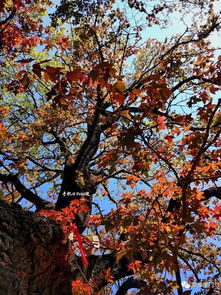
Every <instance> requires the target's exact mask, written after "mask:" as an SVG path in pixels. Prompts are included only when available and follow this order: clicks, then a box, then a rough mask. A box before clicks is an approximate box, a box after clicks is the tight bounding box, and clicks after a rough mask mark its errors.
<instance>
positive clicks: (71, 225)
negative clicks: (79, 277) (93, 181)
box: [40, 199, 89, 265]
mask: <svg viewBox="0 0 221 295" xmlns="http://www.w3.org/2000/svg"><path fill="white" fill-rule="evenodd" d="M88 210H89V208H88V207H87V206H86V205H85V200H84V199H82V200H73V201H72V202H71V204H70V206H69V207H66V208H64V209H62V211H55V210H41V211H40V214H41V215H45V216H47V217H49V218H50V219H52V220H55V221H57V222H59V223H61V226H62V230H63V232H64V234H65V236H66V238H68V237H69V235H70V234H72V233H73V235H74V238H75V240H76V241H77V242H78V246H79V251H80V253H81V258H82V262H83V264H84V265H88V260H87V257H86V255H85V251H84V247H83V241H82V236H81V235H80V233H79V231H78V228H77V226H76V224H75V222H74V221H75V215H76V214H78V213H80V212H87V211H88ZM70 254H71V255H72V254H73V253H70Z"/></svg>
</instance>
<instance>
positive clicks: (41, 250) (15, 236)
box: [0, 201, 71, 295]
mask: <svg viewBox="0 0 221 295" xmlns="http://www.w3.org/2000/svg"><path fill="white" fill-rule="evenodd" d="M62 239H63V236H62V232H61V230H60V228H59V226H58V225H57V224H56V223H54V222H52V221H50V220H48V219H46V218H44V217H40V216H38V215H37V214H34V213H31V212H25V211H24V210H22V209H20V208H19V207H17V206H13V205H8V204H6V203H4V202H2V201H0V295H34V294H35V295H37V294H38V295H58V294H59V295H70V294H71V283H70V282H71V271H70V267H69V265H68V261H67V260H66V259H65V253H67V252H66V251H67V246H66V245H65V244H64V241H63V240H62Z"/></svg>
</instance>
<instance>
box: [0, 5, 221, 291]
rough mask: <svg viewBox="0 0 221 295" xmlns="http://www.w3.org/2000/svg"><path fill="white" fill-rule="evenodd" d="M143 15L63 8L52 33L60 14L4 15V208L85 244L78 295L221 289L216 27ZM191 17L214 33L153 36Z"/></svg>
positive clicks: (13, 8) (202, 8) (157, 8)
mask: <svg viewBox="0 0 221 295" xmlns="http://www.w3.org/2000/svg"><path fill="white" fill-rule="evenodd" d="M146 2H147V1H128V2H127V1H121V2H120V1H119V2H117V3H114V1H66V0H65V1H61V3H60V5H58V6H57V8H56V10H55V12H54V13H53V14H52V15H51V20H52V25H48V22H49V14H50V13H49V11H50V8H51V7H52V6H53V3H51V1H47V0H36V1H28V0H16V1H9V0H5V1H3V3H2V6H1V8H0V34H1V52H0V54H1V55H0V64H1V67H2V71H1V75H0V99H1V101H0V111H1V113H0V116H1V123H0V145H1V151H0V160H1V161H0V165H1V168H0V169H1V170H0V180H1V182H2V190H1V199H3V200H5V201H7V202H16V203H19V204H21V205H22V206H23V207H26V208H28V209H31V208H32V210H35V209H36V210H37V211H39V210H42V209H43V211H42V214H46V215H47V216H49V218H52V219H53V220H56V221H58V222H61V224H62V228H63V230H64V232H65V234H66V237H67V238H68V237H69V235H70V234H71V233H73V234H74V237H73V241H72V242H71V243H72V246H71V252H70V253H68V255H69V256H73V257H78V256H81V257H82V262H81V263H80V264H79V273H78V276H77V277H76V279H75V280H74V281H73V283H72V287H73V292H74V294H78V293H79V290H81V291H80V292H81V293H80V294H95V293H96V292H97V294H111V292H112V291H113V290H114V288H115V287H114V288H113V290H112V291H111V288H110V286H112V285H114V284H115V283H118V284H119V282H120V284H121V287H120V288H119V290H118V292H117V294H126V292H127V291H128V290H129V289H131V288H138V289H141V291H140V292H149V293H148V294H175V293H176V292H177V293H178V295H181V294H188V293H187V292H189V291H185V290H184V288H183V286H182V280H183V278H185V280H186V281H188V282H189V284H190V289H192V288H191V286H192V285H193V284H194V283H201V286H202V288H201V291H200V292H201V293H200V294H212V293H211V292H213V294H218V290H219V288H220V282H219V277H220V263H219V261H218V260H219V244H218V238H219V236H220V226H219V219H220V215H221V205H220V202H219V200H220V199H221V188H220V187H219V183H218V180H219V178H220V177H221V159H220V157H221V150H220V143H221V142H220V132H221V125H220V114H221V113H220V105H221V99H220V98H219V94H220V92H219V91H220V90H221V89H220V86H221V80H220V79H221V71H220V66H221V55H219V51H218V50H217V49H216V48H213V46H212V44H211V43H210V41H209V37H210V35H211V34H212V33H214V32H217V31H219V27H220V19H219V14H216V13H215V10H213V2H214V1H209V0H207V1H203V2H202V1H194V3H193V4H192V6H191V1H172V3H170V2H167V1H161V2H159V3H157V4H156V3H154V1H148V3H149V2H151V4H152V7H150V6H148V5H150V4H147V3H146ZM152 2H153V3H152ZM124 5H125V6H124ZM124 7H126V9H127V10H126V11H127V12H128V15H127V14H126V13H125V12H124ZM67 8H68V9H67ZM69 8H70V9H69ZM191 9H193V12H195V11H197V12H198V14H199V16H202V15H204V17H205V15H206V17H207V18H206V19H205V21H204V22H202V23H199V22H198V23H196V22H191V23H190V25H189V27H186V30H185V32H184V33H181V34H177V35H174V36H172V37H171V38H167V39H165V40H164V41H159V40H157V39H156V38H155V39H154V38H146V37H145V36H146V35H147V34H146V28H147V27H148V26H149V27H152V26H154V25H155V24H158V25H160V26H164V27H165V26H166V25H168V24H169V22H168V20H169V16H171V17H172V15H173V13H175V12H176V13H177V15H179V11H180V10H181V11H183V12H184V14H185V15H186V14H188V13H191ZM134 13H135V14H134ZM133 16H134V18H133ZM194 16H195V17H196V15H194ZM138 19H139V21H138ZM141 19H142V21H141ZM145 38H146V39H145ZM33 206H35V207H33ZM33 208H34V209H33ZM76 242H77V243H76ZM78 250H80V252H78ZM86 256H87V257H86ZM95 256H96V259H97V260H96V261H98V260H99V259H100V260H99V261H103V266H102V267H100V268H99V267H95V266H94V268H93V267H92V263H93V261H94V260H95ZM88 264H89V266H90V267H89V266H88ZM91 268H93V269H92V270H91ZM208 282H209V283H211V284H210V285H208V284H207V286H206V287H205V283H208ZM191 284H192V285H191ZM115 289H116V288H115ZM145 290H146V291H145ZM193 291H194V290H193ZM77 292H78V293H77ZM119 292H120V293H119ZM139 294H142V293H139ZM143 294H144V293H143ZM195 294H196V293H195Z"/></svg>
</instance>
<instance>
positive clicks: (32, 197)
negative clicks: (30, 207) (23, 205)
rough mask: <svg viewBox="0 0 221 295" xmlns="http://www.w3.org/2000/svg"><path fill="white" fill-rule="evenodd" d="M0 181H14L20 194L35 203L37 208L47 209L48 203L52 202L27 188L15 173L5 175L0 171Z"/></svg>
mask: <svg viewBox="0 0 221 295" xmlns="http://www.w3.org/2000/svg"><path fill="white" fill-rule="evenodd" d="M0 181H2V182H3V183H8V182H10V183H12V184H13V185H14V187H15V188H16V190H17V191H18V192H19V193H20V195H21V196H22V197H23V198H25V199H26V200H28V201H29V202H31V203H33V204H34V205H35V206H36V208H37V210H41V209H45V208H46V207H47V205H50V202H48V201H45V200H43V199H42V198H40V197H39V196H38V195H36V194H34V193H33V192H32V191H31V190H29V189H27V188H26V187H25V186H24V185H23V184H22V183H21V181H20V180H19V178H18V177H17V176H15V175H5V174H2V173H0Z"/></svg>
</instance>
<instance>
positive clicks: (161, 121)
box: [157, 115, 166, 129]
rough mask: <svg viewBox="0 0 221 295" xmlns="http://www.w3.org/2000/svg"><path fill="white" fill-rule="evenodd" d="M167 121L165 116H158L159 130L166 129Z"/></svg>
mask: <svg viewBox="0 0 221 295" xmlns="http://www.w3.org/2000/svg"><path fill="white" fill-rule="evenodd" d="M165 119H166V117H165V116H160V115H158V116H157V122H158V123H159V126H158V127H159V129H166V124H165V122H164V121H165Z"/></svg>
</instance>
